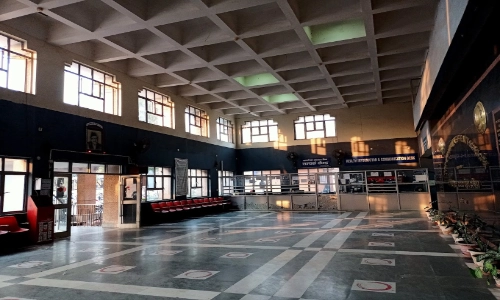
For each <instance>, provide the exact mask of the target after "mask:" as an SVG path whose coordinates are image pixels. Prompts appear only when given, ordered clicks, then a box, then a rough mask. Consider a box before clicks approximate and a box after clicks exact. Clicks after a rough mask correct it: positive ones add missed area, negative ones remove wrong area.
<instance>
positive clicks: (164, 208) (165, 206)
mask: <svg viewBox="0 0 500 300" xmlns="http://www.w3.org/2000/svg"><path fill="white" fill-rule="evenodd" d="M160 207H161V212H162V213H164V214H166V213H169V212H170V210H169V209H168V204H167V202H160Z"/></svg>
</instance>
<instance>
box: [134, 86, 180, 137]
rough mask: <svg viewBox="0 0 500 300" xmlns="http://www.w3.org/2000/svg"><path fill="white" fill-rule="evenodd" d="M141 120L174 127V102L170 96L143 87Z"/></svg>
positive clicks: (140, 96)
mask: <svg viewBox="0 0 500 300" xmlns="http://www.w3.org/2000/svg"><path fill="white" fill-rule="evenodd" d="M139 121H143V122H147V123H149V124H154V125H158V126H163V127H168V128H174V125H175V122H174V102H172V100H171V99H170V97H168V96H165V95H162V94H159V93H157V92H153V91H150V90H147V89H142V90H141V91H139Z"/></svg>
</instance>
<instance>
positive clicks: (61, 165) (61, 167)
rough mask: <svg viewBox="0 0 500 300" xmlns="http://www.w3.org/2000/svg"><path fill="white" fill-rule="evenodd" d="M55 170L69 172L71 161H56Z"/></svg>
mask: <svg viewBox="0 0 500 300" xmlns="http://www.w3.org/2000/svg"><path fill="white" fill-rule="evenodd" d="M54 172H69V162H61V161H55V162H54Z"/></svg>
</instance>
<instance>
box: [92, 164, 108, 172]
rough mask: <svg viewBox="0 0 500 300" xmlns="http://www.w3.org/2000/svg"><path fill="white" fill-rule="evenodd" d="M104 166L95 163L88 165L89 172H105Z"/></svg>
mask: <svg viewBox="0 0 500 300" xmlns="http://www.w3.org/2000/svg"><path fill="white" fill-rule="evenodd" d="M105 170H106V167H105V165H97V164H91V165H90V173H98V174H101V173H105Z"/></svg>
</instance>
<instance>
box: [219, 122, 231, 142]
mask: <svg viewBox="0 0 500 300" xmlns="http://www.w3.org/2000/svg"><path fill="white" fill-rule="evenodd" d="M217 139H218V140H219V141H223V142H228V143H233V122H231V121H230V120H227V119H224V118H217Z"/></svg>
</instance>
